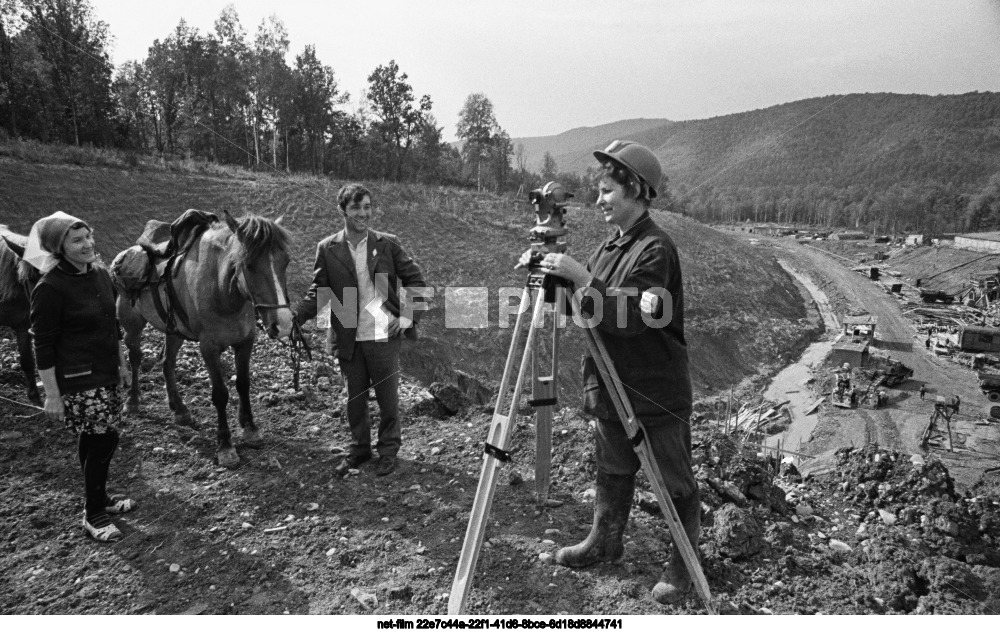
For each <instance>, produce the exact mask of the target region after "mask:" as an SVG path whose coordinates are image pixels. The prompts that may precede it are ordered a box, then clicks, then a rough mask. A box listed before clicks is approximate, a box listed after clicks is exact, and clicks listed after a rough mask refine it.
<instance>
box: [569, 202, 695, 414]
mask: <svg viewBox="0 0 1000 633" xmlns="http://www.w3.org/2000/svg"><path fill="white" fill-rule="evenodd" d="M587 270H589V271H590V272H591V274H592V275H593V277H594V279H593V281H592V282H591V284H590V288H591V290H584V292H590V293H591V294H595V291H596V294H599V296H600V297H601V298H602V300H601V303H602V308H601V312H602V318H601V319H600V321H599V322H597V326H596V327H597V331H598V333H599V335H600V337H601V339H602V340H603V341H604V345H605V347H606V348H607V350H608V354H609V355H610V356H611V359H612V361H613V362H614V366H615V369H616V370H617V371H618V375H619V377H620V378H621V380H622V383H623V384H624V385H625V392H626V393H627V394H628V396H629V399H630V401H631V403H632V407H633V409H634V410H635V414H636V416H638V417H639V418H640V419H642V420H643V422H656V421H660V420H664V421H669V420H674V421H677V420H678V418H681V419H683V421H685V422H686V421H687V416H689V415H690V412H691V404H692V395H691V376H690V371H689V369H688V352H687V344H686V343H685V341H684V289H683V284H682V281H681V266H680V260H679V259H678V257H677V249H676V247H675V246H674V243H673V241H672V240H671V239H670V236H668V235H667V234H666V232H665V231H664V230H663V229H661V228H660V227H659V226H657V224H656V223H655V222H653V220H652V218H651V217H650V215H649V213H648V212H646V213H644V214H643V215H642V217H641V218H640V219H639V220H638V221H637V222H636V223H635V225H633V226H632V228H630V229H629V230H628V231H627V232H626V233H625V234H624V235H622V236H620V237H619V236H618V234H617V230H616V231H615V232H614V233H613V234H612V235H611V236H610V237H609V238H608V239H607V240H605V241H604V243H602V244H601V245H600V246H598V247H597V249H596V250H595V251H594V253H593V254H592V255H591V256H590V259H589V260H588V261H587ZM632 288H634V289H635V290H634V292H635V296H626V297H625V298H624V299H620V297H619V295H620V294H622V292H621V290H622V289H626V292H631V291H630V290H627V289H632ZM650 288H665V289H666V290H667V291H668V292H669V293H670V298H671V301H670V305H667V303H666V301H663V302H662V303H661V306H660V308H659V310H658V311H657V313H655V314H654V315H652V317H661V316H663V314H662V311H663V310H664V309H668V310H670V311H671V312H670V314H671V318H670V322H669V323H668V324H666V325H665V326H663V327H649V326H648V325H647V324H646V322H645V321H644V320H643V318H642V314H641V309H640V302H641V298H642V293H643V292H645V291H647V290H649V289H650ZM620 301H621V302H622V303H623V304H624V305H623V308H624V309H623V310H621V312H622V314H621V317H622V323H621V326H619V320H620V319H619V311H620V310H619V302H620ZM581 307H582V312H583V315H582V316H583V317H584V318H589V317H592V316H594V315H595V309H596V307H597V306H596V305H595V299H593V298H586V296H585V298H584V299H583V301H582V302H581ZM647 318H649V316H648V315H647ZM583 390H584V410H585V411H586V412H587V413H590V414H591V415H595V416H597V417H600V418H605V419H610V420H617V419H618V414H617V412H616V411H615V408H614V405H613V402H612V400H611V399H610V397H609V396H608V391H607V388H606V387H605V385H604V383H603V381H602V379H601V377H600V376H599V375H598V372H597V367H596V365H595V364H594V361H593V359H592V358H591V357H590V356H589V355H587V356H585V357H584V360H583Z"/></svg>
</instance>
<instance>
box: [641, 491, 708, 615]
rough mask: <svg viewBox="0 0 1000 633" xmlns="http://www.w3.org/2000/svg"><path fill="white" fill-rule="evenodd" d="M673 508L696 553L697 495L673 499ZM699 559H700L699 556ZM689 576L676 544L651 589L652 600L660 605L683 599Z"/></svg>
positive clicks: (698, 503)
mask: <svg viewBox="0 0 1000 633" xmlns="http://www.w3.org/2000/svg"><path fill="white" fill-rule="evenodd" d="M673 502H674V507H675V508H676V509H677V516H678V517H680V520H681V525H682V526H683V527H684V532H685V533H686V534H687V537H688V541H690V542H691V546H692V547H693V548H694V551H695V552H696V553H697V552H698V537H699V536H700V533H701V499H700V496H699V495H698V493H695V494H693V495H691V496H690V497H687V498H686V499H674V500H673ZM699 558H701V557H700V556H699ZM693 584H694V583H693V582H692V581H691V574H690V573H688V569H687V565H685V564H684V559H683V558H681V552H680V548H679V547H678V546H677V543H674V544H673V546H672V547H671V556H670V563H669V564H668V565H667V568H666V570H664V572H663V575H662V576H660V581H659V582H658V583H656V586H655V587H653V600H655V601H657V602H659V603H660V604H672V603H675V602H679V601H681V600H683V599H684V597H685V596H686V595H687V593H688V591H690V590H691V586H692V585H693Z"/></svg>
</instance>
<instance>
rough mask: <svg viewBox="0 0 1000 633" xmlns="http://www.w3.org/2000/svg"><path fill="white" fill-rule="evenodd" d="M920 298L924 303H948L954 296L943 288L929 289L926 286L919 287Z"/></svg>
mask: <svg viewBox="0 0 1000 633" xmlns="http://www.w3.org/2000/svg"><path fill="white" fill-rule="evenodd" d="M920 300H921V301H923V302H924V303H936V302H938V301H940V302H941V303H943V304H945V305H948V304H950V303H951V302H952V301H954V300H955V297H953V296H952V295H950V294H948V293H947V292H945V291H944V290H930V289H927V288H921V289H920Z"/></svg>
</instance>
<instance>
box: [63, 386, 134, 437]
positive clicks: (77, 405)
mask: <svg viewBox="0 0 1000 633" xmlns="http://www.w3.org/2000/svg"><path fill="white" fill-rule="evenodd" d="M63 405H64V406H65V410H66V425H67V426H68V427H69V428H71V429H73V430H74V431H75V432H77V433H90V434H101V433H107V432H109V431H113V430H117V428H118V427H120V426H121V421H122V397H121V394H119V393H118V387H117V386H113V387H98V388H97V389H93V390H91V391H82V392H80V393H71V394H69V395H65V396H63Z"/></svg>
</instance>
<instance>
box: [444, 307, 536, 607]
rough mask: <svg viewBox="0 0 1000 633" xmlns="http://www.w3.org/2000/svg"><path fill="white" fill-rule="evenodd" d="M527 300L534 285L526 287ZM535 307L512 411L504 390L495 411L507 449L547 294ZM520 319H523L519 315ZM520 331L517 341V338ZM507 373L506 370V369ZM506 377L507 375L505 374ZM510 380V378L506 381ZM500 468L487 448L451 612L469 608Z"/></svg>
mask: <svg viewBox="0 0 1000 633" xmlns="http://www.w3.org/2000/svg"><path fill="white" fill-rule="evenodd" d="M524 292H525V298H524V299H522V303H524V302H525V301H527V300H528V299H527V297H529V293H530V292H531V290H530V289H527V288H526V289H525V291H524ZM535 294H536V295H537V296H536V297H535V304H534V305H535V307H534V309H533V310H532V317H531V323H530V324H529V326H528V335H527V338H526V340H525V348H524V354H522V356H521V367H520V370H519V371H518V373H517V381H516V382H515V385H514V393H513V396H512V399H511V406H510V412H509V413H507V414H503V413H501V412H500V409H499V405H500V403H501V402H502V401H503V398H504V394H503V392H501V393H500V395H498V396H497V405H498V408H497V409H495V410H494V412H493V421H492V422H491V423H490V431H489V434H488V436H487V438H488V439H487V440H486V441H487V443H488V444H490V445H492V446H494V447H496V448H498V449H500V451H506V450H507V445H508V444H509V443H510V435H511V432H512V431H513V429H514V418H516V417H517V409H518V404H519V402H518V401H519V400H520V395H521V389H522V388H523V387H524V379H525V376H526V375H527V373H528V362H529V361H530V360H531V351H532V345H533V344H534V341H535V331H536V329H537V328H536V323H537V322H538V318H539V316H541V312H542V307H543V305H544V303H545V297H544V295H543V294H542V293H541V292H536V293H535ZM519 322H520V319H519ZM517 340H518V338H517V334H516V333H515V335H514V341H513V342H517ZM513 354H514V346H513V345H512V346H511V351H510V357H513ZM504 373H505V374H506V373H507V372H506V371H505V372H504ZM505 378H506V376H505ZM504 384H506V381H504ZM499 469H500V459H499V458H498V457H497V456H496V455H495V454H493V453H490V452H487V453H486V454H485V455H483V468H482V471H481V473H480V475H479V486H478V487H477V488H476V498H475V501H474V502H473V504H472V511H471V512H470V514H469V527H468V528H467V529H466V531H465V541H464V542H463V543H462V553H461V555H460V556H459V559H458V568H457V569H456V570H455V580H454V582H453V583H452V586H451V595H450V596H449V598H448V614H449V615H458V614H461V613H462V612H463V611H464V610H465V601H466V600H467V599H468V597H469V592H470V591H471V590H472V576H473V573H474V572H475V569H476V561H477V559H478V558H479V550H480V549H481V548H482V545H483V535H484V534H485V532H486V521H487V519H488V517H489V513H490V507H491V506H492V505H493V492H494V490H495V489H496V482H497V474H498V473H499Z"/></svg>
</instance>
